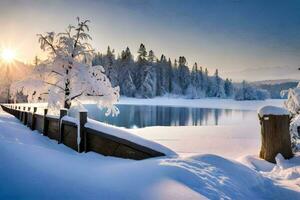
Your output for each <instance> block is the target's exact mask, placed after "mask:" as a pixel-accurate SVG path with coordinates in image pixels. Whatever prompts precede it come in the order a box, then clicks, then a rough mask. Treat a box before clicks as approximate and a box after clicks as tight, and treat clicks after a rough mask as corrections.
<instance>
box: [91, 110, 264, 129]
mask: <svg viewBox="0 0 300 200" xmlns="http://www.w3.org/2000/svg"><path fill="white" fill-rule="evenodd" d="M117 107H118V108H119V110H120V114H119V115H118V116H117V117H112V116H109V117H106V116H105V114H104V113H105V111H104V110H101V109H99V108H97V106H96V105H86V108H87V110H88V117H89V118H92V119H95V120H98V121H101V122H105V123H108V124H112V125H115V126H119V127H125V128H142V127H147V126H205V125H236V124H240V123H250V122H253V121H255V122H258V119H257V113H256V111H248V110H233V109H211V108H189V107H169V106H145V105H118V106H117Z"/></svg>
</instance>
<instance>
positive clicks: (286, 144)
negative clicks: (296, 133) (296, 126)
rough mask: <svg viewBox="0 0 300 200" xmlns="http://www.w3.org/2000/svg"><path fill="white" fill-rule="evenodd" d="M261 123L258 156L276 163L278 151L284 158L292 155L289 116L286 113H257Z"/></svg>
mask: <svg viewBox="0 0 300 200" xmlns="http://www.w3.org/2000/svg"><path fill="white" fill-rule="evenodd" d="M259 120H260V124H261V140H262V142H261V149H260V153H259V157H260V158H262V159H265V160H267V161H269V162H272V163H276V160H275V157H276V156H277V154H278V153H280V154H282V156H283V157H284V158H285V159H289V158H291V157H293V153H292V148H291V138H290V132H289V127H290V116H289V115H288V114H280V115H278V114H269V113H268V114H264V115H261V114H259Z"/></svg>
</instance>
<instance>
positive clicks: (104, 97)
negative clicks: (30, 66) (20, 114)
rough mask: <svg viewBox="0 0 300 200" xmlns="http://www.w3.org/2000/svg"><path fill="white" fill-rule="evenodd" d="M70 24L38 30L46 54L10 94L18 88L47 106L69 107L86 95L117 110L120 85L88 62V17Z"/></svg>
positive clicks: (114, 110) (89, 47)
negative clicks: (61, 28) (59, 29)
mask: <svg viewBox="0 0 300 200" xmlns="http://www.w3.org/2000/svg"><path fill="white" fill-rule="evenodd" d="M77 20H78V23H77V25H76V26H73V25H70V26H68V28H67V30H66V31H65V32H62V33H58V34H55V33H54V32H49V33H47V34H45V35H43V34H39V35H38V37H39V43H40V47H41V49H42V50H43V51H45V52H46V53H47V55H48V58H47V60H45V61H43V62H42V63H41V64H40V65H38V66H37V67H36V68H35V70H34V72H33V74H32V75H31V76H30V77H28V78H26V79H25V80H22V81H20V82H17V83H15V84H13V86H12V87H11V88H12V91H13V96H14V97H16V94H17V93H18V92H19V91H22V92H23V93H24V94H26V95H28V101H29V102H38V101H48V106H49V107H50V108H54V109H57V108H70V107H71V105H72V103H73V102H74V101H78V102H80V101H81V100H82V99H86V98H88V99H89V100H95V101H96V102H97V103H98V104H99V105H100V106H102V107H105V108H107V109H108V111H107V114H113V115H114V114H117V113H118V109H117V108H116V107H115V106H114V104H115V103H116V102H117V101H118V99H119V87H112V85H111V83H110V81H109V79H108V78H107V77H106V75H105V74H104V73H105V71H104V69H103V67H101V66H91V60H92V56H93V49H92V47H91V45H90V44H89V43H88V42H89V40H91V37H90V35H89V34H88V32H89V26H88V23H89V20H85V21H80V19H79V18H77Z"/></svg>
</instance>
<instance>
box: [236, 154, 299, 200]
mask: <svg viewBox="0 0 300 200" xmlns="http://www.w3.org/2000/svg"><path fill="white" fill-rule="evenodd" d="M239 161H240V162H241V163H243V164H244V165H246V166H248V167H250V168H252V169H254V170H255V171H257V172H260V173H261V174H262V176H264V177H266V178H269V179H271V180H273V181H274V182H275V183H276V184H277V185H280V186H282V187H285V188H289V189H291V190H293V191H296V192H297V193H298V194H297V198H296V199H299V197H300V194H299V193H300V154H296V155H295V156H294V157H293V158H291V159H289V160H285V159H284V158H283V156H282V155H281V154H278V155H277V156H276V164H273V163H269V162H267V161H265V160H262V159H260V158H258V157H257V156H245V157H241V158H239ZM282 199H288V197H284V196H282Z"/></svg>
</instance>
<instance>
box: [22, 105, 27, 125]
mask: <svg viewBox="0 0 300 200" xmlns="http://www.w3.org/2000/svg"><path fill="white" fill-rule="evenodd" d="M26 121H27V112H26V106H24V107H23V117H22V122H23V124H26Z"/></svg>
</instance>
